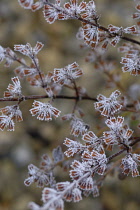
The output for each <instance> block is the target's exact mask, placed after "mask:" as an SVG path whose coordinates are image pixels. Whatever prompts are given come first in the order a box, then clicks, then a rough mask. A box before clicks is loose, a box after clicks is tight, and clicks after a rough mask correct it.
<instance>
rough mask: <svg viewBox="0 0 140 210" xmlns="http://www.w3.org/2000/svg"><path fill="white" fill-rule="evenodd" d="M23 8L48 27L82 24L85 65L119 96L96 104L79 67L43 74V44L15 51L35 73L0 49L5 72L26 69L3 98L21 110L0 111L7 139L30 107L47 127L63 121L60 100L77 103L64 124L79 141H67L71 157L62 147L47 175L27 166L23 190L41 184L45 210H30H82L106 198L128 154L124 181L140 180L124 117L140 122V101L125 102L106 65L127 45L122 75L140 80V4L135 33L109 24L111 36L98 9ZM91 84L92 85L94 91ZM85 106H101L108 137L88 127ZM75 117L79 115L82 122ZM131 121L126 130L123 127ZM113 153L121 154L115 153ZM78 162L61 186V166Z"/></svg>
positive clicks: (27, 4)
mask: <svg viewBox="0 0 140 210" xmlns="http://www.w3.org/2000/svg"><path fill="white" fill-rule="evenodd" d="M18 1H19V4H20V5H21V6H22V7H23V8H24V9H29V10H31V11H36V10H40V9H43V14H44V17H45V20H46V21H47V22H48V23H49V24H53V23H54V22H55V21H57V20H68V19H76V20H77V21H80V22H81V27H80V28H79V29H78V33H77V35H76V37H77V38H78V39H80V40H81V42H82V46H84V47H85V48H88V49H89V54H88V55H87V57H86V61H88V62H91V63H93V62H94V67H95V69H98V70H100V71H101V72H103V73H105V74H106V75H107V76H108V81H107V82H108V86H109V87H111V88H112V87H113V88H114V87H115V88H116V90H115V91H112V93H111V94H110V96H104V95H103V94H99V95H98V96H97V99H96V98H95V97H94V98H92V97H90V96H89V94H88V93H87V91H86V89H85V88H84V87H82V86H81V87H78V86H77V83H76V80H77V79H80V77H84V74H83V70H82V69H81V68H80V67H79V64H78V63H77V62H76V61H74V62H73V63H71V64H68V65H66V66H65V67H63V68H54V71H52V72H48V74H45V73H44V72H43V71H42V70H41V69H40V65H39V59H38V57H37V56H38V53H39V52H40V50H41V49H42V48H43V47H44V45H43V44H42V43H41V42H39V41H38V42H37V43H36V45H35V47H32V46H31V45H30V44H29V43H27V44H25V45H23V44H21V45H15V46H14V51H18V52H19V53H20V54H22V55H23V56H27V57H28V58H29V59H30V61H31V63H30V65H29V64H27V62H26V59H24V58H20V57H18V55H17V54H16V53H15V52H14V51H13V50H11V49H10V48H3V47H2V46H0V61H1V62H2V61H3V60H5V61H6V62H5V66H10V65H11V64H12V63H13V62H17V63H18V64H19V66H18V67H17V68H16V69H15V70H14V72H15V74H16V76H15V77H13V78H12V79H11V80H12V84H9V85H8V88H7V91H5V92H4V98H1V99H0V101H16V102H17V103H16V104H15V105H12V106H6V107H4V108H1V109H0V112H1V116H0V130H1V131H3V130H4V129H7V130H8V131H13V130H14V127H15V122H20V121H22V120H23V119H22V112H21V110H20V104H21V103H22V102H23V101H26V100H29V99H32V100H34V102H33V105H32V106H33V107H32V108H31V109H30V113H31V115H32V116H37V119H38V120H41V121H51V120H53V117H54V118H57V117H58V119H59V116H60V113H61V110H58V109H57V108H55V107H54V105H53V103H55V100H57V99H61V100H63V99H68V100H71V99H72V100H74V101H75V102H74V108H73V110H72V112H69V111H68V113H67V114H66V115H64V116H62V117H61V119H62V120H63V121H65V120H67V121H70V127H71V131H70V134H71V135H72V136H73V137H66V139H65V140H64V143H63V144H64V145H65V146H66V147H67V149H66V151H65V152H62V149H61V147H60V146H58V147H57V148H56V149H54V150H53V153H52V158H50V157H49V156H48V155H47V154H44V155H43V156H42V161H41V164H40V167H36V166H35V165H33V164H30V165H29V166H28V173H29V177H28V178H27V179H25V182H24V183H25V185H26V186H29V185H31V184H32V183H34V182H35V183H36V184H37V186H38V187H42V188H43V190H42V201H43V204H42V206H39V205H38V204H36V203H34V202H31V203H30V204H29V208H30V209H32V210H47V209H51V210H53V209H54V210H55V209H56V210H62V209H64V201H67V202H70V201H72V202H79V201H80V200H82V199H83V197H84V196H88V195H90V194H92V195H93V197H96V196H99V191H100V188H101V186H102V184H103V182H104V179H105V177H106V176H107V175H108V173H109V172H110V161H111V160H112V159H114V158H115V157H119V155H120V154H122V153H124V156H123V158H122V159H121V160H120V168H121V171H122V173H124V174H125V175H128V174H129V173H131V174H132V177H137V176H139V171H138V166H139V165H140V154H137V153H136V152H137V151H136V150H135V148H134V147H133V146H134V145H135V144H136V143H138V142H139V141H140V135H139V136H136V135H135V129H134V130H132V129H130V128H129V126H128V125H127V120H128V118H127V119H125V117H123V112H124V111H128V112H130V113H131V112H133V113H136V114H137V117H138V116H140V105H139V100H140V99H139V98H137V100H136V101H132V102H128V101H127V97H128V96H127V94H126V95H124V96H121V90H122V88H121V78H120V76H118V75H117V74H115V73H112V69H113V67H114V64H113V63H111V62H110V63H108V61H106V60H105V59H104V54H105V52H106V50H107V48H108V47H109V45H112V46H114V47H116V46H117V44H119V42H120V41H124V44H123V45H122V46H119V47H118V50H119V52H121V53H125V55H124V57H122V59H121V62H120V63H121V64H123V66H122V71H123V72H130V74H131V75H132V76H133V75H135V76H139V75H140V42H139V41H137V40H136V39H135V38H131V37H130V36H127V35H126V34H129V35H131V36H132V35H133V36H136V37H139V36H140V22H139V19H140V2H138V3H137V5H136V10H137V12H136V13H134V14H133V18H134V19H136V20H138V22H137V24H136V25H133V26H128V27H126V28H123V27H121V26H120V27H118V26H114V25H112V24H109V25H108V28H105V27H104V26H101V25H100V15H98V14H97V10H96V5H95V2H94V1H89V2H84V1H81V2H78V0H70V2H65V3H64V4H63V2H61V1H60V0H54V1H53V2H52V1H49V0H38V1H34V0H18ZM24 78H26V81H27V82H28V83H29V84H30V85H31V86H36V87H39V88H42V89H43V90H44V95H39V96H38V95H29V96H25V95H24V93H23V91H24V90H23V89H22V91H21V82H20V80H22V79H24ZM92 82H93V81H91V82H90V83H91V84H92ZM65 87H67V88H70V89H73V90H74V91H75V95H74V96H68V95H63V94H62V95H61V94H60V93H61V91H62V90H63V89H64V88H65ZM40 99H46V101H45V102H41V101H40ZM80 100H92V101H94V106H93V108H94V107H95V110H97V111H98V113H97V115H98V117H99V119H100V116H99V112H100V113H101V117H102V118H101V119H102V120H101V125H104V129H103V131H102V134H101V133H100V134H99V135H98V134H97V135H96V134H95V133H94V132H93V131H92V130H90V126H89V125H88V124H87V123H86V122H84V119H82V118H83V116H84V114H83V111H81V109H79V107H78V106H77V104H78V102H79V101H80ZM76 111H78V113H79V114H78V116H77V114H76V113H77V112H76ZM125 121H126V123H124V122H125ZM128 122H130V120H128ZM138 127H140V125H138ZM71 138H72V139H71ZM137 145H138V144H137ZM114 148H115V149H117V150H118V151H117V152H116V150H114ZM108 150H109V151H111V152H112V154H111V155H110V156H108V153H107V151H108ZM71 157H72V158H73V159H72V162H71V165H70V170H69V176H70V178H71V181H65V182H63V180H62V182H57V180H56V178H55V175H54V168H55V167H56V166H57V165H61V166H62V168H64V167H65V166H66V164H65V163H66V159H68V158H71ZM114 167H115V164H114ZM114 167H112V169H113V168H114Z"/></svg>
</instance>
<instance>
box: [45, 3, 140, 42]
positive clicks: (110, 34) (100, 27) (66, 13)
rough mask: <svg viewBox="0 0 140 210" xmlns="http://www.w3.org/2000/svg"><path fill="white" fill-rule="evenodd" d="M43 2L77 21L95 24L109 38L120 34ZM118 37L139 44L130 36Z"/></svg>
mask: <svg viewBox="0 0 140 210" xmlns="http://www.w3.org/2000/svg"><path fill="white" fill-rule="evenodd" d="M44 4H47V5H49V6H51V7H53V8H55V9H56V10H57V11H58V12H61V13H63V14H65V15H68V16H69V17H71V18H72V19H77V20H79V21H81V22H83V23H87V24H90V25H92V26H95V27H97V28H99V29H101V30H103V31H106V32H107V33H108V34H109V36H110V38H111V37H112V38H113V37H115V36H120V35H119V34H117V33H110V32H109V30H108V29H107V28H105V27H104V26H101V25H99V24H98V23H97V21H95V23H93V22H91V21H90V20H86V19H83V18H81V17H78V16H77V15H75V16H74V17H72V16H71V15H70V14H69V13H68V12H67V11H65V10H64V9H63V8H61V7H60V8H58V7H57V6H55V5H54V4H52V3H50V2H49V1H48V0H46V2H44ZM120 38H121V39H123V40H125V41H127V42H131V43H134V44H138V45H140V42H139V41H137V40H135V39H132V38H129V37H126V36H120Z"/></svg>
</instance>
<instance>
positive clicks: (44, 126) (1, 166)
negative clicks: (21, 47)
mask: <svg viewBox="0 0 140 210" xmlns="http://www.w3.org/2000/svg"><path fill="white" fill-rule="evenodd" d="M95 3H96V5H97V11H98V13H99V14H100V15H101V19H100V23H101V24H102V25H104V26H106V27H107V26H108V24H114V25H117V26H123V27H127V26H131V25H133V24H135V22H134V21H133V19H132V18H131V15H132V13H133V12H135V8H134V2H133V1H132V0H123V1H121V0H118V1H112V0H98V1H95ZM79 26H80V23H79V22H78V21H76V20H72V21H71V20H68V21H56V22H55V23H54V24H52V25H49V24H48V23H47V22H46V21H45V19H44V17H43V13H42V11H41V10H39V11H37V12H35V13H33V12H31V11H29V10H24V9H23V8H21V7H20V5H19V3H18V0H12V1H10V0H0V45H2V46H3V47H10V48H11V49H13V47H14V44H26V43H27V42H28V43H30V44H31V45H32V46H34V45H35V44H36V42H37V41H41V42H42V43H44V48H43V50H42V51H41V52H40V53H39V60H40V66H41V69H42V70H43V71H44V72H45V73H47V72H48V71H53V69H54V68H57V67H58V68H62V67H64V66H65V65H68V64H70V63H72V62H74V61H76V62H77V63H78V64H79V65H80V67H81V68H82V69H83V71H84V76H83V78H81V79H79V80H78V82H77V84H78V85H82V86H84V87H85V88H86V89H87V92H88V93H89V95H90V96H92V97H96V96H97V95H98V94H99V93H102V94H105V95H109V94H110V93H111V92H112V91H113V90H114V89H107V88H105V83H106V76H105V75H104V74H103V73H102V72H100V71H97V70H95V69H94V67H93V64H91V63H87V62H85V57H86V55H87V53H88V51H87V50H83V49H81V48H80V47H79V45H80V41H78V40H77V39H76V37H75V36H76V33H77V31H78V28H79ZM106 58H107V59H108V60H111V61H115V62H116V66H115V71H118V72H119V73H120V75H121V78H122V79H121V85H122V86H123V88H124V92H123V93H124V94H126V93H127V94H128V95H129V96H130V100H131V99H132V95H133V97H134V98H135V97H136V96H138V97H140V95H139V92H140V91H139V92H138V91H136V92H134V91H133V90H135V87H136V90H139V89H140V86H139V85H140V79H139V78H138V77H132V76H130V75H129V74H123V73H121V65H120V59H121V55H120V53H118V52H117V49H116V48H115V49H114V48H113V47H110V48H109V50H108V52H107V53H106ZM3 64H4V63H2V64H1V65H0V97H3V91H5V90H6V88H7V86H8V84H9V83H10V82H11V77H14V72H13V70H14V69H15V67H16V66H18V65H17V64H13V65H12V66H11V67H10V68H5V67H4V65H3ZM21 83H22V90H23V93H24V94H25V95H31V94H44V92H42V90H39V89H37V88H32V87H30V86H29V85H28V84H27V83H25V81H21ZM138 87H139V88H138ZM63 93H65V94H69V95H73V94H74V92H73V91H68V92H66V91H64V92H63ZM44 101H47V100H44ZM32 102H33V101H28V102H23V103H21V110H22V112H23V119H24V121H23V122H21V123H19V124H17V125H16V128H15V132H7V131H4V132H1V133H0V210H26V209H28V208H27V204H28V202H29V201H34V202H37V203H39V204H41V200H40V199H41V189H38V188H36V186H35V185H32V186H30V187H26V186H24V183H23V182H24V179H25V178H27V176H28V174H27V172H28V171H27V166H28V165H29V164H30V163H33V164H35V165H36V166H38V165H39V161H40V159H41V156H42V154H44V153H47V154H49V155H50V156H51V151H52V150H53V148H55V147H57V146H58V145H61V146H62V148H63V151H65V149H66V148H65V147H64V146H63V140H64V139H65V137H71V136H70V134H69V133H70V127H69V123H64V122H62V121H61V120H60V119H57V120H55V121H54V120H53V121H52V122H49V123H47V122H40V121H38V120H37V119H36V118H33V117H32V116H31V115H30V112H29V109H30V108H31V107H32ZM10 104H14V103H10V102H9V103H8V102H7V103H5V102H1V104H0V108H2V107H4V106H6V105H10ZM73 105H74V101H67V100H57V101H55V102H54V106H56V107H57V108H58V109H60V110H61V111H62V115H64V114H67V113H69V112H70V111H71V110H72V109H73ZM79 106H80V107H81V108H83V109H84V111H85V116H84V121H85V122H86V123H89V125H90V128H91V130H93V131H94V132H95V133H96V131H97V129H98V128H100V123H101V121H100V119H98V115H96V113H95V110H94V106H93V102H91V101H81V102H79ZM62 115H61V116H62ZM125 115H126V118H128V119H129V118H131V114H129V113H125V114H124V116H125ZM128 121H129V120H128ZM130 123H131V122H130ZM131 124H132V123H131ZM134 125H135V124H134V123H133V124H132V127H133V126H134ZM55 173H56V178H57V180H59V181H63V180H66V179H68V173H66V174H64V172H63V171H62V170H61V169H60V168H58V170H56V171H55ZM62 174H63V175H62ZM100 193H101V195H100V197H98V198H92V196H91V197H89V198H85V199H83V201H81V202H80V203H76V204H75V203H74V204H73V203H70V204H66V207H65V209H66V210H67V209H68V210H69V209H73V210H74V209H76V210H85V209H89V210H92V209H97V210H118V209H120V210H138V209H139V208H140V199H139V194H140V179H139V178H135V179H134V178H131V177H127V178H126V179H124V180H123V181H122V180H120V179H118V173H117V172H114V175H113V176H108V177H107V178H106V181H105V183H104V186H103V187H102V189H101V192H100Z"/></svg>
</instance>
